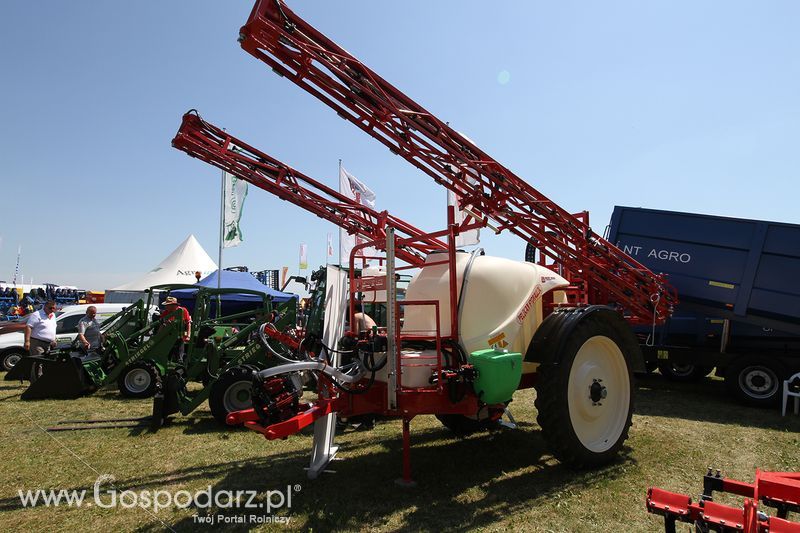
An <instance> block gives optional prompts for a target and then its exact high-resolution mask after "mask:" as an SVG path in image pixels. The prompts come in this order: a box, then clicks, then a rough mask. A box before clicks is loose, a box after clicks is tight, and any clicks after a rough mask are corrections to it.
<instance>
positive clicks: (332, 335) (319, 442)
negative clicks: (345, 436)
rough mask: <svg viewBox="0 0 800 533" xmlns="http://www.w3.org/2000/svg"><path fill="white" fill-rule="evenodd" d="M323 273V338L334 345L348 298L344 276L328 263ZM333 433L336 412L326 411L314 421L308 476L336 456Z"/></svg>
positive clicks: (313, 476) (335, 357) (316, 474)
mask: <svg viewBox="0 0 800 533" xmlns="http://www.w3.org/2000/svg"><path fill="white" fill-rule="evenodd" d="M325 275H326V283H327V285H326V287H325V303H326V309H328V311H327V312H326V313H325V325H324V331H325V333H324V339H325V343H326V344H327V345H328V346H336V341H337V340H338V338H339V337H340V336H341V335H342V333H343V331H344V319H343V317H344V312H345V311H344V310H345V308H346V304H347V300H346V295H347V287H346V280H347V276H346V275H345V274H344V272H343V271H342V270H341V269H340V268H337V267H334V266H331V265H329V266H328V268H327V271H326V273H325ZM331 363H332V365H333V366H334V367H336V366H338V365H339V354H338V353H334V354H332V355H331ZM335 436H336V413H331V414H329V415H325V416H323V417H322V418H320V419H319V420H317V421H316V422H314V446H313V448H312V450H311V462H310V463H309V465H308V479H317V477H319V475H320V474H321V473H322V472H325V471H326V470H325V469H326V468H327V467H328V464H330V462H331V461H333V459H334V457H336V452H338V451H339V447H338V446H336V445H334V444H333V439H334V437H335Z"/></svg>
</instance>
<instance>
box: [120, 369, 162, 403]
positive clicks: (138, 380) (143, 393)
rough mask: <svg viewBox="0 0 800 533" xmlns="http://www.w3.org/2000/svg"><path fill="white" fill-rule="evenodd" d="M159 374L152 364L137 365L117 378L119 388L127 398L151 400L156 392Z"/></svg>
mask: <svg viewBox="0 0 800 533" xmlns="http://www.w3.org/2000/svg"><path fill="white" fill-rule="evenodd" d="M157 372H158V371H157V370H156V368H155V366H153V365H152V364H150V363H146V362H140V363H135V364H133V365H131V366H129V367H127V368H126V369H125V370H123V372H122V375H120V377H119V378H117V388H119V392H120V394H122V395H123V396H124V397H126V398H150V397H151V396H153V394H155V392H156V382H157Z"/></svg>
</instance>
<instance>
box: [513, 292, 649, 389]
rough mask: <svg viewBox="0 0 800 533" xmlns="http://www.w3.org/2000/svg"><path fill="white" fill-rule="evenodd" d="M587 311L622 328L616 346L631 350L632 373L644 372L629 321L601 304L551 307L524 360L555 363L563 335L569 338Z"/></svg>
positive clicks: (563, 339) (556, 362)
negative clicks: (550, 311)
mask: <svg viewBox="0 0 800 533" xmlns="http://www.w3.org/2000/svg"><path fill="white" fill-rule="evenodd" d="M589 315H598V316H599V317H601V318H602V319H603V320H607V321H609V322H610V323H611V324H613V325H614V327H615V329H617V330H619V331H620V332H625V334H623V342H624V343H625V345H624V346H621V347H620V348H622V349H623V351H625V352H627V353H629V354H631V368H632V370H633V371H634V372H635V373H643V372H645V365H644V357H643V356H642V351H641V349H640V347H639V343H638V341H637V340H636V336H635V335H634V334H633V331H632V330H631V328H630V325H629V324H628V323H627V322H625V319H623V318H622V316H621V315H620V314H619V313H618V312H617V311H615V310H613V309H612V308H610V307H608V306H605V305H590V306H588V307H570V308H561V309H556V310H555V311H553V312H552V313H551V314H550V316H548V317H547V318H545V319H544V321H543V322H542V324H541V325H540V326H539V329H537V330H536V333H535V334H534V336H533V340H531V343H530V345H529V346H528V350H527V352H526V353H525V362H526V363H539V364H552V365H557V364H559V360H558V354H559V353H560V352H561V349H562V347H563V346H564V343H565V342H566V339H567V338H569V335H570V333H571V332H572V330H573V329H575V326H577V325H578V324H579V323H580V321H581V320H583V319H584V318H586V317H587V316H589Z"/></svg>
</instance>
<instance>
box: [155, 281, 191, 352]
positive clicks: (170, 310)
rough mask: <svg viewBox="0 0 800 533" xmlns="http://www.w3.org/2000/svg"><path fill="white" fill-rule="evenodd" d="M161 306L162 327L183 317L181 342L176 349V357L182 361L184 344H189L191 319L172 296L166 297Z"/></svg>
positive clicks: (187, 312)
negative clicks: (162, 308)
mask: <svg viewBox="0 0 800 533" xmlns="http://www.w3.org/2000/svg"><path fill="white" fill-rule="evenodd" d="M161 306H162V307H164V311H162V312H161V320H162V322H163V323H164V325H166V324H169V323H171V322H173V321H175V320H177V319H178V317H179V316H181V315H183V324H184V328H185V329H184V331H183V337H182V339H181V341H182V342H181V343H180V347H179V349H178V357H179V358H180V359H181V360H183V353H184V343H186V342H189V338H190V336H191V333H192V317H191V315H190V314H189V311H188V310H187V309H186V308H185V307H182V306H180V305H178V299H177V298H175V297H174V296H167V298H166V299H165V300H164V303H162V304H161Z"/></svg>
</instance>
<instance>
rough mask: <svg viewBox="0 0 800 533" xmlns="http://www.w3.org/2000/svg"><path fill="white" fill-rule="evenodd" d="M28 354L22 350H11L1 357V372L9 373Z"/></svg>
mask: <svg viewBox="0 0 800 533" xmlns="http://www.w3.org/2000/svg"><path fill="white" fill-rule="evenodd" d="M26 355H27V354H26V353H25V352H24V351H22V350H9V351H7V352H5V353H4V354H3V355H2V356H0V365H2V366H0V370H5V371H6V372H8V371H9V370H11V369H12V368H14V365H16V364H17V363H18V362H19V360H20V359H22V358H23V357H25V356H26Z"/></svg>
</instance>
